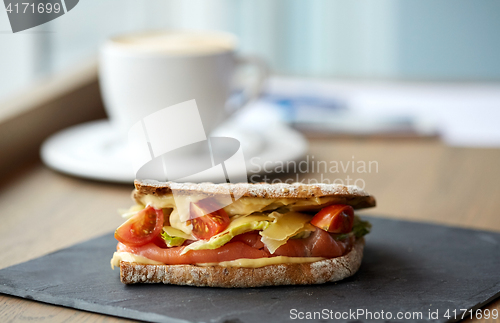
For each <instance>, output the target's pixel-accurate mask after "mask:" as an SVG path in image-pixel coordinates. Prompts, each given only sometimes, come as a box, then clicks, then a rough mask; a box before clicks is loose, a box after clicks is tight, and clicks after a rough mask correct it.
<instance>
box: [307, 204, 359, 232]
mask: <svg viewBox="0 0 500 323" xmlns="http://www.w3.org/2000/svg"><path fill="white" fill-rule="evenodd" d="M311 224H312V225H314V226H316V227H318V228H320V229H322V230H325V231H328V232H332V233H349V232H351V231H352V226H353V224H354V209H353V208H352V206H350V205H345V204H334V205H330V206H327V207H325V208H323V209H321V211H319V212H318V213H317V214H316V215H315V216H314V217H313V219H312V220H311Z"/></svg>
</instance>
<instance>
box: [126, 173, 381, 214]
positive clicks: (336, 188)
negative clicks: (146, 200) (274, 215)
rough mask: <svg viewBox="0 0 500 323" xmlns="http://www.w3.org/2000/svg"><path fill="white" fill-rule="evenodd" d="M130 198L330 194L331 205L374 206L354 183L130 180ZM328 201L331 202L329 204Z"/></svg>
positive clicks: (326, 195) (299, 197)
mask: <svg viewBox="0 0 500 323" xmlns="http://www.w3.org/2000/svg"><path fill="white" fill-rule="evenodd" d="M134 185H135V190H134V193H133V196H134V198H135V199H136V200H137V201H139V200H140V198H141V196H144V195H155V196H163V195H167V194H171V193H172V192H173V191H175V192H176V194H186V195H187V194H201V195H207V196H217V195H226V194H227V192H228V191H229V192H230V193H231V195H233V197H234V196H239V197H250V198H266V199H279V198H293V199H309V198H315V197H334V198H335V199H334V201H332V202H333V203H335V204H348V205H351V206H352V207H353V208H355V209H361V208H368V207H373V206H375V198H374V197H373V196H371V195H369V194H368V193H366V192H365V191H364V190H362V189H360V188H359V187H357V186H352V185H348V186H345V185H341V184H302V183H293V184H286V183H279V184H267V183H259V184H249V183H238V184H226V183H225V184H213V183H200V184H194V183H175V182H158V181H154V180H143V181H139V180H136V181H135V182H134ZM332 202H331V203H332Z"/></svg>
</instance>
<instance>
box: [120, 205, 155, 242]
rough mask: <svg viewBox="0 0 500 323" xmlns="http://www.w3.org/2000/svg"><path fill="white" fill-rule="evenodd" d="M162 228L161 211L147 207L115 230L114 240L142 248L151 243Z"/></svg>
mask: <svg viewBox="0 0 500 323" xmlns="http://www.w3.org/2000/svg"><path fill="white" fill-rule="evenodd" d="M162 228H163V211H162V209H155V208H154V207H152V206H148V207H147V208H145V209H144V210H141V211H139V212H137V214H136V215H134V216H133V217H131V218H130V219H128V220H127V221H126V222H125V223H124V224H122V225H121V226H120V227H119V228H118V229H116V231H115V239H116V240H118V241H120V242H121V243H123V244H126V245H128V246H133V247H137V246H142V245H145V244H147V243H149V242H151V241H153V240H154V239H155V238H156V237H157V236H158V235H159V234H160V233H161V230H162Z"/></svg>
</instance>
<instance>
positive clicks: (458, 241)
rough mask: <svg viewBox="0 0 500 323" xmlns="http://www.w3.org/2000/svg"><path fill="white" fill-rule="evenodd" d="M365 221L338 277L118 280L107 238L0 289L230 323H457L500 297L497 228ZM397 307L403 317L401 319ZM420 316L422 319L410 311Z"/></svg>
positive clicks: (9, 276)
mask: <svg viewBox="0 0 500 323" xmlns="http://www.w3.org/2000/svg"><path fill="white" fill-rule="evenodd" d="M370 221H371V222H372V224H373V232H372V233H371V234H370V235H368V237H367V246H366V249H365V257H364V259H363V264H362V266H361V268H360V270H359V271H358V273H357V274H356V275H354V276H353V277H351V278H348V279H346V280H344V281H342V282H338V283H331V284H324V285H314V286H291V287H289V286H283V287H266V288H252V289H220V288H197V287H182V286H169V285H163V284H161V285H160V284H157V285H148V284H144V285H131V286H125V285H123V284H121V283H120V281H119V271H118V270H114V271H112V270H111V269H110V265H109V260H110V258H111V255H112V253H113V251H114V248H115V245H116V243H115V240H114V238H113V235H112V234H107V235H104V236H102V237H99V238H96V239H93V240H90V241H87V242H84V243H81V244H78V245H75V246H73V247H70V248H67V249H64V250H60V251H57V252H54V253H52V254H49V255H46V256H43V257H41V258H38V259H34V260H31V261H28V262H25V263H22V264H19V265H15V266H12V267H9V268H5V269H3V270H0V292H1V293H5V294H10V295H15V296H19V297H24V298H28V299H33V300H37V301H41V302H46V303H50V304H56V305H62V306H66V307H72V308H77V309H81V310H86V311H91V312H97V313H103V314H109V315H115V316H121V317H128V318H134V319H139V320H145V321H157V322H186V321H189V322H193V321H194V322H201V321H203V322H233V323H234V322H245V323H247V322H248V323H250V322H258V323H263V322H286V321H290V320H294V321H297V320H298V319H299V318H301V317H302V315H304V316H303V317H304V318H308V316H307V315H308V312H309V313H310V315H314V313H313V312H319V313H316V317H315V318H314V316H313V318H314V321H323V322H324V321H327V320H330V319H335V318H336V317H337V318H338V321H358V322H365V321H397V322H416V321H435V322H445V321H456V320H458V319H460V318H461V316H462V312H461V311H460V309H474V310H475V309H477V308H480V307H482V306H483V305H485V304H486V303H488V302H490V301H492V300H494V299H495V298H496V297H498V296H500V234H498V233H491V232H484V231H474V230H465V229H459V228H452V227H445V226H437V225H430V224H423V223H413V222H406V221H395V220H388V219H381V218H370ZM361 310H363V311H364V313H363V312H361ZM447 310H449V311H448V314H449V316H450V317H448V318H447V317H445V314H446V311H447ZM453 310H456V313H457V316H456V317H455V316H454V313H453ZM382 311H383V314H382ZM368 312H370V313H371V316H370V314H368ZM399 312H401V313H403V315H404V314H406V315H407V317H406V318H405V317H404V316H403V317H402V318H398V317H397V315H398V313H399ZM413 312H416V313H417V314H413ZM352 313H359V314H360V315H359V316H355V315H351V314H352ZM389 313H390V314H391V315H392V318H389V317H388V315H389ZM407 313H410V314H407ZM418 313H422V316H421V317H418V316H414V315H418ZM429 313H433V316H431V317H429ZM318 314H320V315H318ZM382 315H383V316H382ZM409 315H410V316H411V317H410V316H409ZM342 316H343V318H342Z"/></svg>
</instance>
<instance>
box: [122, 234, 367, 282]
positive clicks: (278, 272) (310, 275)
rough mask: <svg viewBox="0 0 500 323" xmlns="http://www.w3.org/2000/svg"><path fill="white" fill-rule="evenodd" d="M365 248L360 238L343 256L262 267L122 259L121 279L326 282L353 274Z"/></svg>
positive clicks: (141, 280) (358, 265)
mask: <svg viewBox="0 0 500 323" xmlns="http://www.w3.org/2000/svg"><path fill="white" fill-rule="evenodd" d="M363 248H364V239H363V238H361V239H358V240H356V242H355V243H354V246H353V248H352V249H351V251H350V252H349V253H347V254H346V255H344V256H342V257H337V258H332V259H325V260H320V261H317V262H312V263H303V264H280V265H269V266H265V267H260V268H241V267H221V266H209V267H201V266H195V265H141V264H137V263H134V262H132V263H131V262H124V261H122V262H120V278H121V281H122V282H123V283H125V284H135V283H164V284H174V285H190V286H207V287H225V288H247V287H261V286H278V285H309V284H323V283H326V282H334V281H339V280H342V279H344V278H347V277H350V276H352V275H354V274H355V273H356V272H357V271H358V269H359V267H360V265H361V260H362V258H363Z"/></svg>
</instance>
